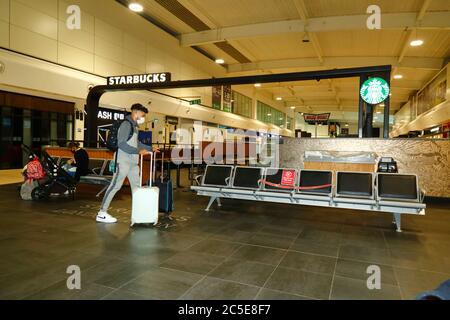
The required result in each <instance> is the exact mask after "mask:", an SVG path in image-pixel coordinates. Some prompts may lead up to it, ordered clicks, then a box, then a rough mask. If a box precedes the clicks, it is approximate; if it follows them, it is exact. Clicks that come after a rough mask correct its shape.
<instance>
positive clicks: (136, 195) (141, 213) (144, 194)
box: [131, 152, 159, 226]
mask: <svg viewBox="0 0 450 320" xmlns="http://www.w3.org/2000/svg"><path fill="white" fill-rule="evenodd" d="M154 165H155V161H154V155H153V152H152V153H150V179H149V185H148V186H142V171H143V168H144V157H143V156H142V155H141V161H140V167H141V168H140V169H141V170H140V174H139V177H140V187H139V188H137V189H136V190H135V191H134V192H133V196H132V209H131V226H133V225H134V224H136V223H153V224H154V225H156V224H157V223H158V208H159V204H158V203H159V189H158V188H157V187H154V186H152V175H154V174H155V170H154Z"/></svg>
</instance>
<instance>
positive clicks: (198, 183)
mask: <svg viewBox="0 0 450 320" xmlns="http://www.w3.org/2000/svg"><path fill="white" fill-rule="evenodd" d="M202 178H203V175H202V174H199V175H196V176H195V177H194V181H195V183H196V184H197V185H198V186H199V185H201V180H202Z"/></svg>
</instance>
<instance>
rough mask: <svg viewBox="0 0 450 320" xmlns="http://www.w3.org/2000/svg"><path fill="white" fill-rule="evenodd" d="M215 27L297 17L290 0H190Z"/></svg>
mask: <svg viewBox="0 0 450 320" xmlns="http://www.w3.org/2000/svg"><path fill="white" fill-rule="evenodd" d="M190 1H191V2H192V4H193V5H195V6H196V7H197V8H201V11H202V12H204V13H207V15H208V16H209V17H211V20H212V21H214V22H215V23H216V24H217V27H227V26H236V25H243V24H249V23H252V24H254V23H260V22H269V21H278V20H290V19H298V18H299V15H298V13H297V11H296V8H295V5H294V1H292V0H276V1H274V0H190Z"/></svg>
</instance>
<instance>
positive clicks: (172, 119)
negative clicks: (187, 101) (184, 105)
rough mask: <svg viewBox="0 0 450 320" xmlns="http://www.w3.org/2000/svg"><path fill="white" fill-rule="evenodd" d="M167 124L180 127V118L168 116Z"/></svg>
mask: <svg viewBox="0 0 450 320" xmlns="http://www.w3.org/2000/svg"><path fill="white" fill-rule="evenodd" d="M166 123H168V124H173V125H178V118H177V117H171V116H166Z"/></svg>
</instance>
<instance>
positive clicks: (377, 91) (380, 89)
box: [360, 78, 389, 104]
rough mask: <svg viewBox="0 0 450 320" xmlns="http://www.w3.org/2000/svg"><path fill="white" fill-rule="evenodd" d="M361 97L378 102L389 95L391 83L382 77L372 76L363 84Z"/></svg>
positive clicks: (369, 101)
mask: <svg viewBox="0 0 450 320" xmlns="http://www.w3.org/2000/svg"><path fill="white" fill-rule="evenodd" d="M360 94H361V98H362V99H363V100H364V101H365V102H367V103H369V104H378V103H380V102H383V101H384V100H386V98H387V97H388V96H389V85H388V84H387V82H386V80H384V79H382V78H370V79H368V80H366V81H365V82H364V83H363V85H362V86H361V91H360Z"/></svg>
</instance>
